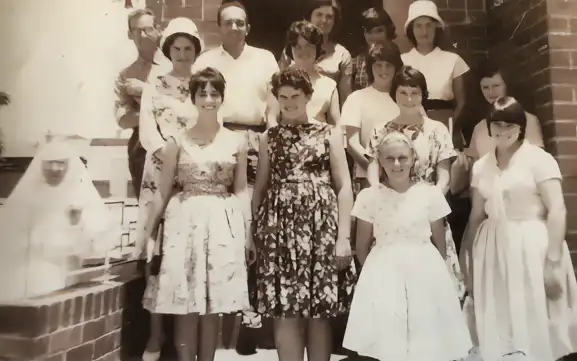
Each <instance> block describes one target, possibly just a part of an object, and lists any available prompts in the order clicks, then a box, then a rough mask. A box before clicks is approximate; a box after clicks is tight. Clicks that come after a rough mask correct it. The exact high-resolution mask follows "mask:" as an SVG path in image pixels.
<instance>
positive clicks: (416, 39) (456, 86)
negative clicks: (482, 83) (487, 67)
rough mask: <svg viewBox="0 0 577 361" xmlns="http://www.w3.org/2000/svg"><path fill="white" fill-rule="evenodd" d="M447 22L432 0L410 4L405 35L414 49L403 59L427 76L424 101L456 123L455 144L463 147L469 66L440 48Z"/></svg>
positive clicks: (438, 116) (434, 114)
mask: <svg viewBox="0 0 577 361" xmlns="http://www.w3.org/2000/svg"><path fill="white" fill-rule="evenodd" d="M444 28H445V22H444V21H443V19H442V18H441V16H440V15H439V11H438V9H437V5H436V4H435V3H434V2H433V1H431V0H416V1H414V2H413V3H412V4H411V5H410V7H409V14H408V17H407V21H406V22H405V35H406V36H407V38H408V39H409V41H410V42H411V43H412V44H413V46H414V47H413V49H411V50H410V51H409V52H407V53H405V54H403V55H402V59H403V63H404V64H405V65H410V66H412V67H413V68H415V69H417V70H419V71H420V72H421V73H423V75H424V76H425V79H426V80H427V88H428V90H429V97H428V99H427V100H426V101H425V102H424V103H423V106H424V108H425V110H426V111H427V115H428V116H429V117H430V118H431V119H434V120H438V121H441V122H443V123H444V124H445V125H447V126H448V127H449V128H450V129H451V128H452V125H453V124H454V125H455V128H456V129H455V130H456V131H455V133H456V134H459V136H457V137H455V136H454V138H455V139H454V143H455V146H456V148H459V149H462V148H463V147H464V144H463V143H464V141H463V139H462V137H461V136H460V126H461V123H462V121H461V118H462V116H463V112H464V110H465V103H466V93H465V78H464V75H465V74H466V73H467V72H468V71H469V66H468V65H467V63H465V61H464V60H463V58H461V57H460V56H459V55H458V54H456V53H453V52H449V51H445V50H441V48H440V47H439V46H440V43H441V39H442V36H443V30H444Z"/></svg>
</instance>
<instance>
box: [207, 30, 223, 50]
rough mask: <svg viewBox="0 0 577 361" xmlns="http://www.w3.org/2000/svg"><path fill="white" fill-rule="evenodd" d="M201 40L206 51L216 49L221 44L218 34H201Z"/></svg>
mask: <svg viewBox="0 0 577 361" xmlns="http://www.w3.org/2000/svg"><path fill="white" fill-rule="evenodd" d="M202 40H204V44H205V45H206V48H207V50H208V49H212V48H216V47H217V46H219V45H220V44H221V41H220V34H219V33H208V34H202Z"/></svg>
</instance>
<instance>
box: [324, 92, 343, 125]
mask: <svg viewBox="0 0 577 361" xmlns="http://www.w3.org/2000/svg"><path fill="white" fill-rule="evenodd" d="M327 123H329V124H331V125H334V126H337V127H340V124H341V104H340V103H339V92H338V91H337V89H334V90H333V94H332V95H331V103H330V105H329V111H328V114H327Z"/></svg>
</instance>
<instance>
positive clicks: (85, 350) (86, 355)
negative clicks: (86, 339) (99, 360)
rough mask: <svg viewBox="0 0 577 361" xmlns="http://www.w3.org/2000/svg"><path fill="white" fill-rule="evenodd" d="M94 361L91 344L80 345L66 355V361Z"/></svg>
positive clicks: (92, 345)
mask: <svg viewBox="0 0 577 361" xmlns="http://www.w3.org/2000/svg"><path fill="white" fill-rule="evenodd" d="M93 359H94V344H93V343H92V342H90V343H85V344H83V345H80V346H78V347H76V348H73V349H72V350H70V351H68V352H67V353H66V360H67V361H72V360H78V361H84V360H87V361H91V360H93Z"/></svg>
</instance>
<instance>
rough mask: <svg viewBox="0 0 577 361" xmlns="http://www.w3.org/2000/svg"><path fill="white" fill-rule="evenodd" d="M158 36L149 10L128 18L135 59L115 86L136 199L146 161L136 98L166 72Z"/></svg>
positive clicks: (116, 103) (120, 124)
mask: <svg viewBox="0 0 577 361" xmlns="http://www.w3.org/2000/svg"><path fill="white" fill-rule="evenodd" d="M160 35H161V34H160V31H159V30H158V27H157V26H156V24H155V16H154V13H153V12H152V11H151V10H149V9H138V10H134V11H133V12H131V13H130V14H129V15H128V38H129V39H130V40H132V41H133V42H134V45H136V49H137V50H138V58H137V59H136V60H135V61H134V62H133V63H132V64H130V65H129V66H128V67H127V68H125V69H124V70H122V71H121V72H120V74H119V75H118V78H117V79H116V83H115V93H116V100H115V104H114V107H115V114H116V122H117V123H118V125H119V126H120V127H121V128H122V129H129V128H132V129H133V132H132V136H131V137H130V140H129V141H128V168H129V170H130V176H131V178H132V186H133V188H134V194H135V195H136V197H137V198H139V196H140V185H141V183H142V173H143V169H144V159H145V157H146V151H145V150H144V148H143V147H142V145H141V144H140V141H139V131H138V120H139V117H140V98H141V96H142V91H143V90H144V88H145V86H146V84H147V83H148V80H149V79H151V78H153V77H154V76H155V75H160V74H165V73H167V72H168V71H169V70H170V65H169V62H168V59H166V58H165V57H164V55H163V54H162V52H161V51H160V50H159V49H158V43H159V40H160Z"/></svg>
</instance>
